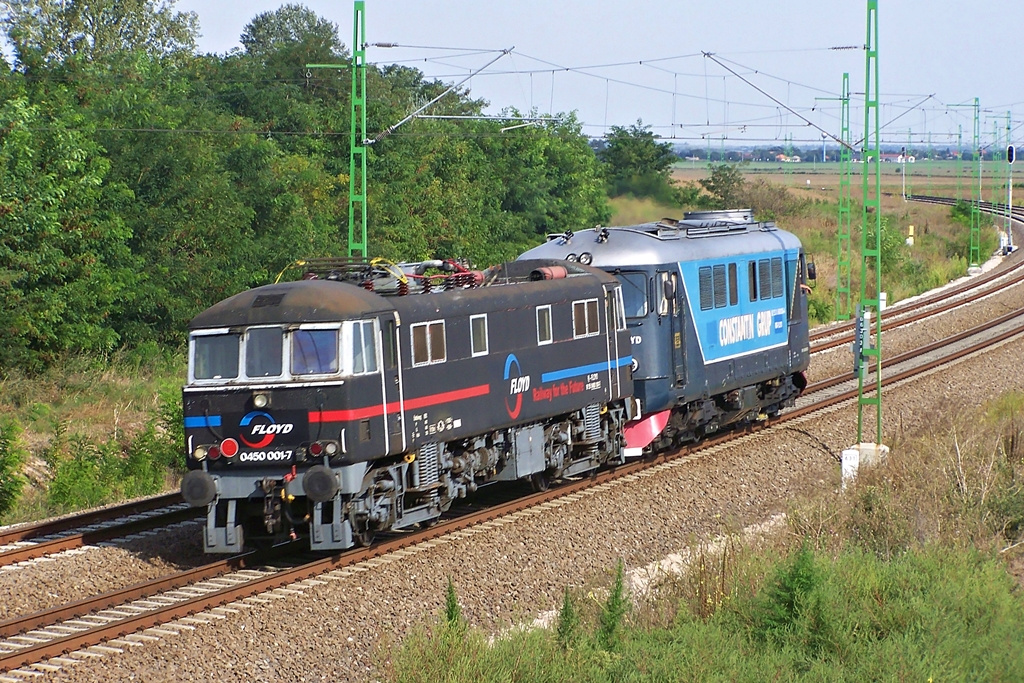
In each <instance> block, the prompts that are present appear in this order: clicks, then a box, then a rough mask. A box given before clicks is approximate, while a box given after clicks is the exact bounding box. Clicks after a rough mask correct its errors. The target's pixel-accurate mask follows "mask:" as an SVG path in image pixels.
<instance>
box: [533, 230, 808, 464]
mask: <svg viewBox="0 0 1024 683" xmlns="http://www.w3.org/2000/svg"><path fill="white" fill-rule="evenodd" d="M520 258H523V259H537V258H544V259H561V260H564V261H568V262H576V263H584V264H587V265H592V266H595V267H597V268H600V269H602V270H605V271H607V272H608V273H610V274H612V275H614V276H615V277H616V278H617V279H618V280H619V282H621V283H622V295H623V300H624V304H625V307H626V326H627V328H628V330H629V334H630V341H631V348H632V352H631V353H632V357H633V382H634V395H635V397H636V398H637V399H638V400H639V403H640V410H641V413H642V414H641V416H640V418H639V419H635V420H632V421H631V422H630V423H629V424H627V425H626V427H625V430H624V435H625V440H626V446H627V455H629V454H634V453H636V452H637V451H638V449H644V448H653V449H655V450H658V449H661V448H665V447H668V446H671V445H679V444H683V443H687V442H693V441H699V440H700V439H701V438H703V436H704V435H705V434H709V433H711V432H714V431H717V430H718V429H721V428H723V427H725V426H728V425H735V424H737V423H742V422H746V421H751V420H757V419H763V418H765V417H770V416H772V415H775V414H777V413H778V412H779V410H780V409H782V408H783V407H786V406H788V405H792V403H793V401H794V400H795V399H796V397H797V396H798V395H799V394H800V392H801V391H803V389H804V387H805V386H806V379H805V377H804V371H805V370H806V369H807V366H808V362H809V359H810V350H809V343H808V320H807V293H808V292H809V288H808V286H807V279H813V277H814V272H813V264H811V267H810V269H809V268H808V264H807V262H806V259H805V255H804V252H803V248H802V247H801V245H800V241H799V240H798V239H797V237H796V236H795V235H793V234H792V233H789V232H787V231H785V230H782V229H780V228H778V227H777V226H776V225H775V224H774V223H771V222H757V221H754V220H753V217H752V215H751V213H750V212H749V211H706V212H691V213H687V214H685V216H684V218H683V220H680V221H676V220H671V219H663V220H661V221H660V222H657V223H647V224H643V225H634V226H628V227H615V228H602V227H598V228H596V229H593V230H583V231H579V232H571V231H569V232H566V233H564V234H561V235H551V236H549V238H548V241H547V242H546V243H545V244H542V245H540V246H538V247H536V248H534V249H531V250H529V251H527V252H526V253H525V254H523V255H522V256H521V257H520Z"/></svg>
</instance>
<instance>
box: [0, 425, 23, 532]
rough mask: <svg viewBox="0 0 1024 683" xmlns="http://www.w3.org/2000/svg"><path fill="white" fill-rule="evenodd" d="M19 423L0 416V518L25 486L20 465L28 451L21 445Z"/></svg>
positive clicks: (15, 500)
mask: <svg viewBox="0 0 1024 683" xmlns="http://www.w3.org/2000/svg"><path fill="white" fill-rule="evenodd" d="M21 433H22V430H21V425H20V424H18V421H17V420H15V419H14V418H10V417H4V418H0V518H3V516H4V515H5V514H7V513H8V512H9V511H10V510H11V509H12V508H13V507H14V504H15V503H16V502H17V501H18V497H19V496H20V495H21V490H22V488H24V486H25V477H23V476H22V475H21V472H20V470H21V466H22V465H23V464H24V463H25V460H26V459H27V458H28V452H27V451H26V450H25V448H24V446H22V445H21Z"/></svg>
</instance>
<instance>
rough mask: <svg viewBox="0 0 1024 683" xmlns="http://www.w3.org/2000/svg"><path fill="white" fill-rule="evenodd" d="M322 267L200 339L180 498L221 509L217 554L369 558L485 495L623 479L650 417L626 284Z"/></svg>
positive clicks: (524, 274)
mask: <svg viewBox="0 0 1024 683" xmlns="http://www.w3.org/2000/svg"><path fill="white" fill-rule="evenodd" d="M316 265H318V266H319V267H320V268H319V270H320V271H321V272H320V273H319V274H317V272H315V271H314V272H310V273H309V274H307V277H306V278H304V279H302V280H299V281H296V282H284V283H279V284H273V285H267V286H264V287H258V288H256V289H252V290H249V291H246V292H242V293H240V294H237V295H235V296H233V297H230V298H228V299H226V300H224V301H222V302H220V303H218V304H216V305H214V306H212V307H211V308H209V309H207V310H206V311H204V312H202V313H200V314H199V315H198V316H196V317H195V319H194V320H193V321H192V322H191V324H190V335H189V363H188V380H187V384H186V386H185V387H184V389H183V400H184V419H185V437H186V449H187V463H188V469H189V471H188V472H187V474H186V475H185V477H184V479H183V481H182V485H181V491H182V495H183V497H184V498H185V500H186V501H188V502H189V503H190V504H191V505H194V506H205V507H206V508H207V519H206V526H205V531H204V547H205V549H206V551H207V552H238V551H240V550H241V549H242V548H243V547H244V546H246V545H247V544H248V545H254V544H258V543H260V542H265V543H273V542H276V541H279V540H282V539H285V538H288V537H292V538H295V537H297V536H305V537H308V538H309V542H310V546H311V547H312V548H313V549H323V550H335V549H343V548H348V547H351V546H353V545H356V544H368V543H370V542H371V540H372V538H373V536H374V534H375V533H377V532H379V531H390V530H397V529H404V528H409V527H412V526H414V525H424V524H430V523H432V522H434V521H436V520H437V519H438V518H439V517H440V515H441V514H442V513H443V512H444V511H445V510H447V509H448V508H449V507H450V506H451V504H452V502H453V501H454V500H456V499H458V498H460V497H463V496H465V495H467V494H468V493H471V492H472V491H474V490H476V489H477V487H479V486H481V485H484V484H488V483H492V482H497V481H510V480H529V481H530V482H532V484H533V485H534V487H535V488H537V489H543V488H546V487H547V485H548V484H549V482H550V481H551V480H553V479H558V478H562V477H567V476H573V475H578V474H582V473H585V472H588V471H591V470H594V469H596V468H598V467H601V466H605V465H608V464H612V463H617V462H623V459H624V457H625V455H624V454H625V448H624V445H623V443H622V439H623V436H622V435H623V428H624V426H625V424H626V423H627V422H629V421H630V420H631V419H634V418H636V417H637V416H638V414H637V412H636V402H635V401H634V400H633V399H632V398H631V397H632V395H633V382H632V377H631V370H630V368H631V364H632V360H633V359H632V356H631V353H630V341H629V333H628V332H627V331H626V316H625V309H624V305H623V300H622V287H621V285H620V284H619V281H618V280H617V279H615V278H614V277H612V276H610V275H608V274H607V273H605V272H603V271H601V270H599V269H595V268H590V267H588V266H586V265H583V264H580V263H569V262H566V261H559V262H553V261H515V262H510V263H506V264H504V265H501V266H498V267H495V268H492V269H490V270H487V271H483V272H478V271H467V270H465V269H464V268H461V267H459V266H457V265H456V264H453V263H450V262H449V263H443V262H428V263H420V264H406V265H401V266H394V265H387V264H384V265H382V264H356V263H344V262H337V263H335V262H331V261H329V260H323V261H322V262H319V263H317V264H316ZM430 273H433V275H431V274H430Z"/></svg>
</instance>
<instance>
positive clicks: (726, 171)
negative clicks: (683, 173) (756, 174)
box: [697, 164, 747, 209]
mask: <svg viewBox="0 0 1024 683" xmlns="http://www.w3.org/2000/svg"><path fill="white" fill-rule="evenodd" d="M708 172H709V173H710V174H711V175H710V176H709V177H707V178H701V179H700V180H698V181H697V182H698V183H700V186H701V187H703V188H704V189H705V190H707V191H708V193H710V194H711V196H712V197H713V198H714V207H713V208H716V209H740V208H747V207H741V206H739V205H738V202H739V201H740V197H741V194H742V192H743V190H744V186H745V185H746V180H745V179H744V178H743V173H742V172H741V171H740V169H739V167H738V166H737V165H736V164H708Z"/></svg>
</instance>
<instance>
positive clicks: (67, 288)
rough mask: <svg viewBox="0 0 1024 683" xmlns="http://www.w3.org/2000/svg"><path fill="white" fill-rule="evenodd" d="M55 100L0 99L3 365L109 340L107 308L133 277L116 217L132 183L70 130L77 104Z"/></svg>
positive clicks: (29, 362) (95, 347) (26, 363)
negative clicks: (44, 104)
mask: <svg viewBox="0 0 1024 683" xmlns="http://www.w3.org/2000/svg"><path fill="white" fill-rule="evenodd" d="M57 94H58V95H59V93H57ZM52 106H54V108H55V110H54V111H50V112H47V113H44V112H42V111H41V108H40V107H37V106H33V105H31V104H29V103H28V101H27V98H25V97H14V98H11V99H8V100H7V101H6V102H4V103H3V104H2V105H0V175H2V176H3V178H4V182H3V183H2V184H0V296H2V297H3V300H4V306H2V307H0V335H2V336H3V339H4V343H3V345H2V346H0V367H3V366H13V365H18V366H20V367H22V368H24V369H26V370H29V371H32V370H36V369H39V368H40V367H41V366H42V365H44V364H45V363H48V362H52V361H53V360H55V359H56V358H57V357H58V356H59V355H61V354H62V353H65V352H67V351H91V352H107V351H110V350H112V349H113V348H114V347H115V346H116V344H117V342H118V335H117V333H116V332H115V331H114V330H113V328H112V327H111V325H110V322H109V318H110V316H111V313H112V312H113V311H115V310H117V308H118V307H119V306H120V305H121V303H122V302H123V301H124V300H125V299H126V298H127V297H128V293H129V292H130V291H131V290H132V288H133V286H134V282H135V272H134V271H135V269H134V268H132V262H131V255H130V253H129V252H128V249H127V244H126V242H127V239H128V236H129V232H128V230H127V228H126V226H125V223H124V221H123V220H122V218H121V212H122V211H123V210H124V209H125V208H126V206H127V205H128V204H129V203H130V202H131V199H132V197H131V193H130V192H128V191H126V188H125V187H124V186H122V185H120V184H116V183H114V184H111V183H108V182H106V180H105V179H106V176H107V175H108V173H109V171H110V162H109V160H108V159H106V158H105V157H104V156H103V155H102V154H101V150H100V149H99V148H98V146H97V145H96V144H95V142H94V141H92V140H91V139H89V137H88V136H87V135H85V134H84V133H82V132H81V131H79V130H76V129H77V128H79V126H80V125H81V120H80V118H79V114H78V113H77V112H75V111H73V110H63V109H62V108H61V103H60V102H55V103H52Z"/></svg>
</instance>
